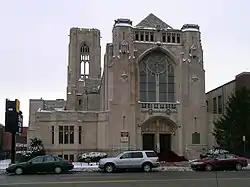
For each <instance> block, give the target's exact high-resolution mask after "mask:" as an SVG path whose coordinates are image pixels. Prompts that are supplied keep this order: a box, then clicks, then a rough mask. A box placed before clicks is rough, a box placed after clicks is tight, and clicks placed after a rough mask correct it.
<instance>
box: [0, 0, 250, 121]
mask: <svg viewBox="0 0 250 187" xmlns="http://www.w3.org/2000/svg"><path fill="white" fill-rule="evenodd" d="M149 13H153V14H155V15H156V16H157V17H159V18H160V19H162V20H163V21H165V22H166V23H167V24H169V25H171V26H172V27H174V28H177V29H180V28H181V26H182V25H183V24H186V23H195V24H199V25H200V29H201V34H202V45H203V50H204V64H205V70H206V91H209V90H211V89H213V88H216V87H217V86H220V85H222V84H224V83H226V82H228V81H231V80H233V79H234V77H235V75H237V74H239V73H241V72H243V71H250V60H249V56H248V55H249V53H250V24H249V23H250V1H249V0H209V1H205V0H203V1H201V0H172V1H166V0H157V1H154V2H152V1H148V2H147V1H145V0H144V1H142V0H137V1H134V0H126V1H117V0H106V1H104V0H90V1H86V0H42V1H41V0H22V1H20V0H8V1H7V0H2V1H1V5H0V23H1V29H0V38H1V40H0V41H1V42H0V55H1V58H0V63H1V68H0V88H1V90H0V123H3V124H4V118H5V117H4V112H5V99H6V98H9V99H15V98H17V99H19V100H20V102H21V110H22V111H23V114H24V125H25V126H27V125H28V115H29V99H31V98H34V99H39V98H41V97H42V98H43V99H56V98H64V99H65V98H66V78H67V77H66V75H67V63H68V51H67V50H68V43H69V38H68V34H69V29H70V28H71V27H87V28H98V29H100V30H101V36H102V39H101V42H102V55H103V54H104V49H105V44H106V43H107V42H111V40H112V26H113V24H114V20H115V19H117V18H130V19H131V20H132V21H133V24H134V25H136V24H137V23H139V22H140V21H141V20H142V19H143V18H145V17H146V16H147V15H148V14H149ZM102 60H103V58H102Z"/></svg>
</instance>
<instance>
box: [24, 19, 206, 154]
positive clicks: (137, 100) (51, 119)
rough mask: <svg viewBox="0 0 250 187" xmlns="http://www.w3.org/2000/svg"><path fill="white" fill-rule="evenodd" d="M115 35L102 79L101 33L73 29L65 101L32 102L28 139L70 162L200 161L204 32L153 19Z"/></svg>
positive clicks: (119, 23)
mask: <svg viewBox="0 0 250 187" xmlns="http://www.w3.org/2000/svg"><path fill="white" fill-rule="evenodd" d="M112 34H113V39H112V43H108V44H107V45H106V53H105V55H104V67H103V71H101V46H100V31H99V30H98V29H86V28H71V29H70V42H69V62H68V76H67V77H68V81H67V91H66V93H67V100H66V101H64V100H55V101H46V100H43V99H38V100H35V99H32V100H30V116H29V132H28V136H29V138H31V137H34V136H36V137H39V138H41V139H42V140H43V141H44V146H45V148H46V149H47V150H49V152H51V153H53V154H57V155H68V156H66V158H68V157H76V155H77V154H78V152H79V150H99V151H107V152H113V153H114V152H119V151H122V150H128V149H130V150H131V149H154V150H156V151H157V152H158V153H162V154H163V153H165V152H169V151H172V152H174V153H176V154H177V155H179V156H185V157H186V158H190V157H193V156H197V155H198V154H199V152H200V151H201V150H202V148H206V147H207V142H208V136H207V133H206V132H207V125H206V113H207V111H206V95H205V70H204V65H203V51H202V45H201V33H200V30H199V26H198V25H194V24H185V25H183V26H182V28H181V29H175V28H172V27H171V26H170V25H168V24H166V23H165V22H163V21H162V20H160V19H159V18H157V17H156V16H155V15H153V14H149V15H148V16H147V17H146V18H145V19H144V20H142V21H141V22H140V23H139V24H137V25H136V26H133V25H132V21H131V20H129V19H117V20H115V23H114V26H113V33H112ZM76 150H77V151H76Z"/></svg>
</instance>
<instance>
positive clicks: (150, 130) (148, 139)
mask: <svg viewBox="0 0 250 187" xmlns="http://www.w3.org/2000/svg"><path fill="white" fill-rule="evenodd" d="M141 131H142V148H143V150H154V151H156V152H157V154H158V156H159V159H160V161H173V160H176V157H178V155H176V154H175V153H174V152H173V151H172V150H171V149H172V147H171V145H172V142H171V141H172V136H173V134H174V132H175V131H176V124H175V123H174V122H173V121H171V120H170V119H169V118H165V117H161V116H159V117H157V116H155V117H152V118H150V119H148V120H147V121H146V122H144V124H143V125H142V126H141Z"/></svg>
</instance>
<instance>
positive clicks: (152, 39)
mask: <svg viewBox="0 0 250 187" xmlns="http://www.w3.org/2000/svg"><path fill="white" fill-rule="evenodd" d="M150 41H151V42H153V41H154V33H150Z"/></svg>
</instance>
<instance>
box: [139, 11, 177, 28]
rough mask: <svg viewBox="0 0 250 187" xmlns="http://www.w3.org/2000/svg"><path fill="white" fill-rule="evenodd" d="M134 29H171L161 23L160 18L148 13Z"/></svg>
mask: <svg viewBox="0 0 250 187" xmlns="http://www.w3.org/2000/svg"><path fill="white" fill-rule="evenodd" d="M136 27H147V28H157V27H160V28H162V29H167V28H171V29H172V27H171V26H170V25H168V24H167V23H165V22H164V21H162V20H161V19H160V18H158V17H156V16H155V15H154V14H152V13H150V14H149V15H148V16H147V17H146V18H144V19H143V20H142V21H141V22H140V23H138V24H137V25H136Z"/></svg>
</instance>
